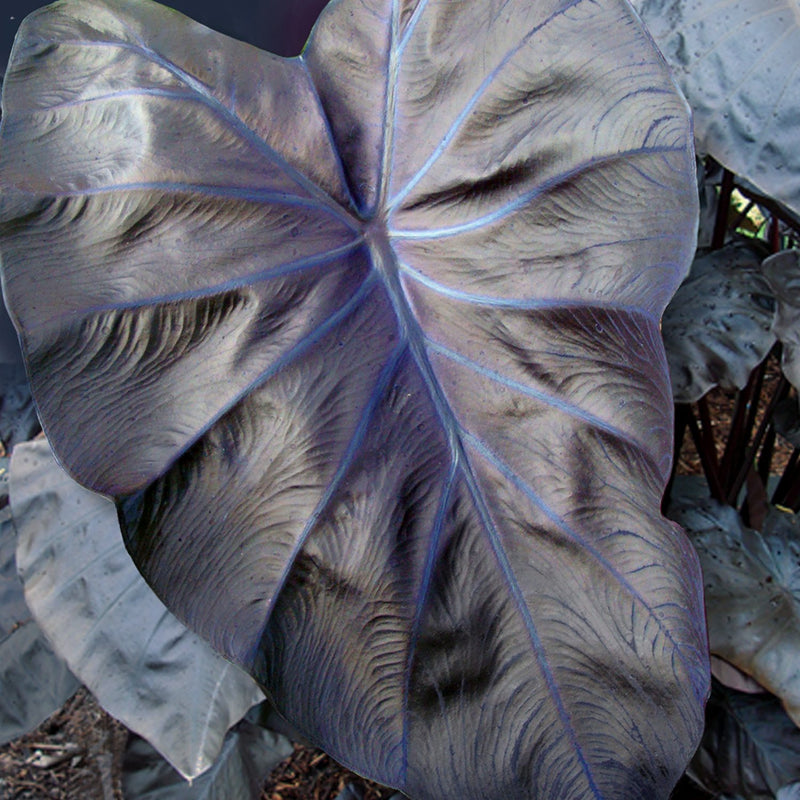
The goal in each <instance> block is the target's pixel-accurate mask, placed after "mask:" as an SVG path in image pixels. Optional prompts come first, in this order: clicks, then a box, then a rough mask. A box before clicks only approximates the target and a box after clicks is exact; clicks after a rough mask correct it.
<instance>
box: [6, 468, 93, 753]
mask: <svg viewBox="0 0 800 800" xmlns="http://www.w3.org/2000/svg"><path fill="white" fill-rule="evenodd" d="M7 461H8V460H7V459H0V469H5V465H6V464H7ZM0 488H3V487H2V484H0ZM3 497H4V492H0V500H2V499H3ZM16 544H17V537H16V534H15V532H14V527H13V525H12V524H11V510H10V509H9V508H8V506H5V507H4V508H0V686H2V687H3V691H2V692H0V744H5V743H6V742H9V741H11V740H12V739H16V738H17V737H18V736H22V735H23V734H25V733H27V732H28V731H30V730H33V729H34V728H35V727H36V726H37V725H39V723H41V722H43V721H44V720H45V719H47V717H49V716H50V715H51V714H52V713H53V712H54V711H57V710H58V709H59V708H60V707H61V706H62V705H63V704H64V703H65V702H66V701H67V700H68V699H69V698H70V697H71V696H72V695H73V694H74V693H75V692H76V691H77V689H78V686H80V684H79V683H78V681H77V680H76V679H75V677H74V676H73V675H72V673H71V672H70V671H69V669H68V668H67V665H66V664H65V663H64V661H63V660H62V659H61V658H59V657H58V656H57V655H56V654H55V653H54V652H53V650H52V648H51V647H50V643H49V642H48V641H47V639H46V638H45V636H44V634H43V633H42V630H41V628H39V626H38V625H37V624H36V622H34V620H33V617H32V616H31V613H30V611H29V610H28V607H27V605H26V604H25V598H24V596H23V590H22V581H21V580H20V579H19V577H18V576H17V568H16V559H15V557H14V551H15V549H16Z"/></svg>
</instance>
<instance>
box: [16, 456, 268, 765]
mask: <svg viewBox="0 0 800 800" xmlns="http://www.w3.org/2000/svg"><path fill="white" fill-rule="evenodd" d="M10 472H11V481H10V488H11V492H10V495H11V509H12V512H13V515H14V524H15V526H16V528H17V531H18V539H19V541H18V545H17V561H18V566H19V572H20V575H21V577H22V579H23V581H24V584H25V597H26V599H27V602H28V605H29V606H30V608H31V609H32V610H33V612H34V614H35V615H36V619H37V620H38V621H39V624H40V625H41V626H42V628H43V630H44V631H45V633H46V634H47V636H48V637H49V639H50V641H51V642H52V643H53V645H54V646H55V647H56V648H57V649H58V652H59V654H60V655H61V656H63V657H64V659H65V660H66V661H67V663H68V664H69V665H70V668H71V669H72V671H73V672H74V673H75V674H76V675H77V676H78V677H79V678H80V679H81V681H83V683H84V684H85V685H86V686H87V687H88V688H89V689H90V690H91V692H92V694H94V696H95V697H96V698H97V700H98V702H99V703H100V704H101V705H102V706H103V708H105V709H106V711H108V712H109V713H110V714H112V715H113V716H115V717H116V718H117V719H119V720H121V721H122V722H124V723H125V724H126V725H127V726H128V727H129V728H131V729H132V730H134V731H136V732H137V733H140V734H141V735H142V736H144V737H146V738H147V739H148V741H150V743H151V744H152V745H153V746H154V747H156V748H157V749H158V750H159V751H160V752H161V753H162V754H163V755H164V757H165V758H167V759H168V760H169V761H170V763H171V764H172V765H173V766H174V767H175V769H176V770H178V771H179V772H180V773H181V774H182V775H184V776H185V777H186V778H187V779H191V778H195V777H197V776H198V775H200V774H201V773H202V772H204V771H205V770H206V769H208V768H209V767H210V766H211V764H212V763H213V762H214V759H215V758H216V757H217V754H218V753H219V750H220V748H221V747H222V742H223V739H224V737H225V733H226V732H227V730H228V729H229V728H230V727H231V726H232V725H233V724H235V723H236V722H238V721H239V720H240V719H241V718H242V717H243V716H244V714H245V713H246V712H247V710H248V709H249V708H250V707H251V706H253V705H254V704H256V703H258V702H260V701H261V700H263V698H264V696H263V694H262V692H261V691H260V690H259V688H258V686H256V685H255V683H254V682H253V681H252V680H251V679H250V678H249V677H248V676H247V675H245V674H244V673H243V672H242V671H241V670H240V669H238V668H237V667H235V666H234V665H233V664H231V663H230V662H228V661H226V660H225V659H223V658H222V657H220V656H219V655H217V654H216V653H215V652H214V651H213V650H212V649H211V648H210V647H209V646H208V644H206V642H204V641H203V640H202V639H201V638H200V637H199V636H197V634H195V633H192V632H190V631H188V630H187V629H186V628H185V626H183V625H182V624H181V623H180V622H179V621H178V620H177V619H175V617H174V616H172V614H170V613H169V611H167V609H166V608H164V604H163V603H162V602H161V601H160V600H159V599H158V598H157V597H156V596H155V595H154V594H153V591H152V590H151V589H150V587H149V586H148V585H147V584H146V583H145V581H144V579H143V578H142V576H141V575H140V574H139V573H138V572H137V571H136V567H135V566H134V564H133V562H132V561H131V558H130V556H129V555H128V553H127V552H125V545H124V542H123V540H122V536H121V534H120V530H119V524H118V522H117V514H116V509H115V508H114V504H113V503H112V502H111V501H110V500H108V499H107V498H105V497H101V496H100V495H97V494H93V493H92V492H90V491H87V490H86V489H84V488H83V487H82V486H79V485H78V484H76V483H75V481H73V480H72V479H71V478H70V477H69V476H68V475H67V474H66V473H65V472H64V470H62V469H61V467H59V466H58V464H57V463H56V462H55V459H54V458H53V456H52V453H51V452H50V447H49V445H48V443H47V442H46V441H36V442H25V443H23V444H20V445H18V446H17V447H16V448H14V454H13V457H12V459H11V469H10Z"/></svg>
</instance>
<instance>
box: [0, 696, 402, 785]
mask: <svg viewBox="0 0 800 800" xmlns="http://www.w3.org/2000/svg"><path fill="white" fill-rule="evenodd" d="M127 740H128V730H127V729H126V728H125V726H123V725H122V724H121V723H119V722H117V721H116V720H115V719H114V718H113V717H111V716H109V715H108V714H107V713H106V712H105V711H103V709H102V708H101V707H100V706H99V705H98V704H97V702H96V701H95V699H94V698H93V697H92V695H91V694H90V693H89V692H88V691H87V690H86V689H79V690H78V692H77V693H76V694H75V695H74V696H73V697H72V698H71V699H70V700H68V701H67V703H66V704H65V705H64V706H63V707H62V708H61V709H59V710H58V711H57V712H56V713H55V714H53V715H52V716H51V717H49V718H48V719H47V720H46V721H45V722H43V723H42V724H41V725H40V726H39V727H38V728H37V729H36V730H35V731H32V732H31V733H29V734H28V735H27V736H23V737H22V738H20V739H17V740H15V741H13V742H10V743H9V744H7V745H5V746H3V747H0V800H123V794H122V762H123V757H124V754H125V745H126V743H127ZM348 784H349V785H351V788H353V789H354V792H355V794H354V795H353V796H354V797H357V796H358V793H359V792H360V793H361V797H362V800H388V798H390V797H392V796H393V795H394V794H395V791H394V790H393V789H387V788H386V787H383V786H379V785H378V784H376V783H372V782H371V781H367V780H365V779H364V778H362V777H360V776H359V775H355V774H354V773H352V772H349V771H348V770H346V769H343V768H342V767H340V766H339V765H338V764H337V763H336V762H335V761H334V760H333V759H332V758H330V756H327V755H326V754H325V753H323V752H322V751H320V750H315V749H313V748H310V747H305V746H303V745H300V744H295V746H294V752H293V753H292V754H291V756H289V758H287V759H285V760H284V761H282V762H281V763H280V764H279V765H278V766H277V767H276V768H275V769H274V770H273V772H272V773H271V774H270V776H269V777H268V779H267V780H266V782H265V784H264V790H263V792H262V794H261V798H260V800H335V798H336V797H338V795H339V793H340V792H341V791H342V790H343V789H344V788H345V786H347V785H348ZM232 800H233V799H232ZM236 800H239V798H236Z"/></svg>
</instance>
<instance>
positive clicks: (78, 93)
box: [0, 0, 708, 800]
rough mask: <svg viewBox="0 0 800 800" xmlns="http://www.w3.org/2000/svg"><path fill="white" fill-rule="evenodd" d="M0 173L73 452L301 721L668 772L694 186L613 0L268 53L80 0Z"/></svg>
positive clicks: (533, 773)
mask: <svg viewBox="0 0 800 800" xmlns="http://www.w3.org/2000/svg"><path fill="white" fill-rule="evenodd" d="M0 177H1V178H2V182H3V186H4V194H3V200H2V216H3V218H4V219H5V222H4V223H3V226H2V248H3V262H4V263H3V266H4V289H5V291H6V294H7V298H8V300H9V304H10V306H11V310H12V313H13V315H14V317H15V320H16V322H17V324H18V325H19V327H20V331H21V336H22V340H23V344H24V348H25V350H26V355H27V359H28V364H29V368H30V371H31V375H32V376H33V377H32V380H33V385H34V392H35V396H36V397H37V402H38V404H39V409H40V411H41V415H42V419H43V422H44V426H45V428H46V430H47V432H48V435H49V437H50V440H51V442H52V443H53V445H54V447H55V450H56V452H57V453H58V454H59V457H60V459H61V460H62V461H63V463H64V464H65V465H66V467H67V468H68V469H69V470H70V471H71V472H72V473H73V474H74V475H75V476H77V477H78V478H79V479H80V480H81V481H82V482H84V483H85V484H87V485H88V486H90V487H92V488H94V489H96V490H100V491H102V492H105V493H108V494H111V495H114V496H116V497H117V498H118V500H119V509H120V514H121V518H122V519H123V521H124V527H125V534H126V537H127V543H128V547H129V549H130V550H131V552H132V553H133V554H134V557H135V558H136V560H137V561H138V563H139V564H140V567H141V569H142V570H143V572H144V574H145V575H146V577H147V579H148V580H149V581H150V582H151V583H152V585H153V586H154V587H155V588H156V590H157V591H158V592H159V593H160V594H161V595H162V596H163V597H164V598H165V599H166V601H167V603H168V605H170V607H172V608H174V609H175V611H176V613H178V614H179V615H180V616H181V617H182V618H183V619H184V620H186V621H187V622H188V623H189V624H190V626H192V627H194V628H195V629H196V630H198V631H200V632H201V633H202V634H203V635H204V636H206V637H207V638H208V639H209V640H210V641H211V642H212V643H213V644H214V645H215V647H217V648H218V649H219V650H221V651H222V652H223V653H225V654H227V655H228V656H229V657H230V658H232V659H234V660H235V661H237V662H238V663H240V664H242V665H244V666H245V667H247V668H248V669H250V670H251V671H252V672H253V673H254V674H255V675H256V676H258V678H259V680H260V681H261V682H262V683H263V685H264V686H265V688H266V689H267V690H268V691H269V692H270V694H271V695H273V696H274V698H275V700H276V702H277V704H278V706H279V707H280V709H281V710H282V711H283V713H284V714H285V715H286V716H287V717H288V718H289V719H290V720H292V721H293V722H294V723H295V724H296V725H297V726H298V727H299V728H300V729H301V730H302V731H303V732H304V733H305V734H306V735H307V736H308V737H309V738H310V739H312V740H313V741H315V742H318V743H320V744H322V745H323V746H324V747H325V748H326V749H327V750H328V751H329V752H330V753H331V754H332V755H334V756H335V757H336V758H338V759H339V760H341V761H343V762H344V763H345V764H347V765H349V766H351V767H354V768H355V769H356V770H358V771H360V772H363V773H366V774H369V775H370V776H372V777H375V778H376V779H377V780H379V781H381V782H383V783H385V784H390V785H393V786H396V787H398V788H401V789H402V790H403V791H405V792H406V793H407V794H410V795H411V796H412V797H418V798H428V797H430V798H441V797H447V798H464V799H465V800H469V798H481V799H482V800H483V798H494V797H503V798H533V797H564V798H586V797H606V798H611V797H618V798H624V799H625V800H633V798H640V797H641V798H644V797H647V798H651V797H653V795H654V793H655V794H656V795H660V796H666V795H667V794H668V792H669V789H670V786H671V785H672V783H673V782H674V781H675V780H676V779H677V777H678V775H679V774H680V772H681V769H682V767H683V764H684V763H685V761H686V759H687V758H688V756H689V754H690V753H691V752H692V750H693V747H694V745H695V744H696V742H697V737H698V735H699V731H700V728H701V725H702V719H701V717H702V714H701V708H702V703H703V700H704V698H705V694H706V690H707V676H708V672H707V669H708V667H707V660H706V653H705V630H704V620H703V612H702V600H701V596H700V588H699V586H700V584H699V573H698V568H697V564H696V560H695V556H694V554H693V552H692V550H691V547H690V546H689V544H688V542H687V541H686V540H685V539H684V538H683V536H682V535H681V534H680V532H679V531H678V530H677V529H676V528H675V527H673V526H672V525H671V524H670V523H668V522H666V521H665V520H663V518H662V517H661V516H660V513H659V510H658V509H659V501H660V496H661V491H662V488H663V485H664V481H665V478H666V476H667V473H668V468H669V461H670V453H671V429H672V425H671V419H670V408H671V404H670V394H669V386H668V381H667V376H666V368H665V358H664V353H663V348H662V345H661V340H660V335H659V315H660V313H661V311H662V310H663V307H664V305H665V303H666V301H667V299H668V297H669V296H670V294H671V293H672V291H674V288H675V287H676V286H677V284H678V283H679V282H680V279H681V277H682V276H683V274H684V273H685V270H686V265H687V264H688V261H689V258H690V255H691V253H692V250H693V245H694V241H693V239H694V234H693V231H694V226H695V220H696V213H697V199H696V191H695V186H694V160H693V153H692V147H691V137H690V133H689V124H688V120H687V115H686V111H685V107H684V104H683V101H682V100H681V99H680V97H679V96H678V95H677V94H676V93H675V91H674V87H673V85H672V83H671V79H670V78H669V76H668V75H667V73H666V70H665V68H664V67H663V64H662V62H661V59H660V57H659V56H658V55H657V54H656V53H655V51H654V50H653V48H652V45H651V42H650V40H649V38H648V37H647V35H646V34H645V33H644V32H643V31H642V30H641V28H640V27H639V25H638V23H637V21H636V19H635V17H634V15H633V14H632V12H631V10H630V8H629V6H628V5H627V4H626V3H623V2H618V0H601V1H599V2H588V0H582V1H581V0H569V1H568V0H557V1H555V0H539V1H538V2H530V0H508V1H507V2H504V3H494V2H485V0H480V1H479V0H469V1H468V2H464V1H463V0H462V1H461V2H441V1H440V2H434V1H433V0H419V2H410V3H409V2H390V1H389V0H342V1H341V2H335V3H334V4H332V5H331V6H329V7H328V9H327V10H326V12H325V13H324V14H323V16H322V18H321V19H320V22H319V23H318V25H317V28H316V29H315V33H314V34H313V37H312V40H311V42H310V44H309V46H308V47H307V49H306V50H305V52H304V55H303V57H302V58H300V59H295V60H283V59H279V58H276V57H272V56H269V55H267V54H264V53H261V52H259V51H257V50H255V49H253V48H251V47H248V46H245V45H241V44H238V43H236V42H234V41H232V40H229V39H226V38H224V37H222V36H219V35H216V34H214V33H212V32H211V31H208V30H207V29H205V28H202V27H200V26H197V25H196V24H193V23H191V22H189V21H187V20H185V19H184V18H182V17H179V16H178V15H176V14H174V13H171V12H165V11H164V10H163V9H162V8H161V7H159V6H156V5H152V4H148V3H143V2H135V3H134V2H126V1H125V0H114V1H113V2H110V3H108V4H102V3H100V2H99V0H68V1H67V2H63V3H60V4H57V5H56V6H54V7H53V8H51V9H50V10H46V11H43V12H41V13H39V14H37V15H35V16H33V17H31V18H29V19H28V21H27V22H26V24H25V25H23V27H22V30H21V33H20V35H19V38H18V39H17V42H16V44H15V48H14V53H13V56H12V61H11V64H10V67H9V70H8V73H7V80H6V85H5V90H4V122H3V132H2V153H1V154H0ZM65 278H66V280H65Z"/></svg>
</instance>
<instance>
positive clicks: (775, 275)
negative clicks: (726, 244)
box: [762, 250, 800, 389]
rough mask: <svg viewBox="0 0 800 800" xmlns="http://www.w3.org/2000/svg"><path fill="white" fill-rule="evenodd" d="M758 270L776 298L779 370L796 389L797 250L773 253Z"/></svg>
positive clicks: (799, 358)
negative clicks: (761, 271)
mask: <svg viewBox="0 0 800 800" xmlns="http://www.w3.org/2000/svg"><path fill="white" fill-rule="evenodd" d="M762 269H763V271H764V274H765V275H766V276H767V280H768V281H769V284H770V287H771V288H772V291H773V292H774V294H775V299H776V300H777V301H778V307H777V310H776V313H775V320H774V322H773V326H772V330H773V331H774V333H775V335H776V336H777V337H778V340H779V341H780V343H781V344H782V345H783V361H782V367H783V371H784V373H785V374H786V377H787V378H788V379H789V380H790V381H791V382H792V384H793V385H794V386H795V388H798V389H800V250H784V251H782V252H780V253H775V255H773V256H770V257H769V258H767V259H765V261H764V263H763V264H762Z"/></svg>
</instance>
